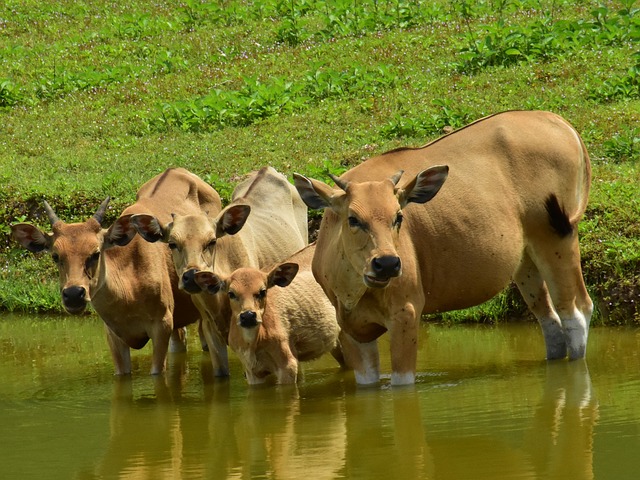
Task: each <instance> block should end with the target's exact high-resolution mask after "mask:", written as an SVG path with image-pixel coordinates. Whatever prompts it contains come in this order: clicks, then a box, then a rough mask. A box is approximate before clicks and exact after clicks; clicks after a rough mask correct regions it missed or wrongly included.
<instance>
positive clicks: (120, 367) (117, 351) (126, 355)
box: [104, 324, 131, 375]
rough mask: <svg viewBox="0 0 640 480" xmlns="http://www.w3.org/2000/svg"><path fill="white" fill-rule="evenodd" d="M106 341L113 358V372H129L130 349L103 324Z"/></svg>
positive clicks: (121, 373)
mask: <svg viewBox="0 0 640 480" xmlns="http://www.w3.org/2000/svg"><path fill="white" fill-rule="evenodd" d="M104 329H105V332H106V334H107V343H108V344H109V350H110V351H111V358H112V359H113V366H114V373H115V374H116V375H129V374H131V349H130V348H129V345H127V344H126V343H124V342H123V341H122V339H120V337H118V336H117V335H116V334H115V333H113V331H112V330H111V329H110V328H109V327H108V326H107V325H106V324H105V326H104Z"/></svg>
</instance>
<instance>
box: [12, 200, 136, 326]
mask: <svg viewBox="0 0 640 480" xmlns="http://www.w3.org/2000/svg"><path fill="white" fill-rule="evenodd" d="M108 202H109V198H107V199H106V200H105V201H104V202H103V203H102V205H100V207H99V209H98V211H97V212H96V214H95V215H94V216H93V217H92V218H90V219H89V220H87V221H85V222H83V223H69V224H67V223H64V222H63V221H61V220H60V219H59V218H58V217H57V215H56V214H55V213H54V212H53V210H52V209H51V207H50V206H49V204H48V203H46V202H45V209H46V211H47V215H48V216H49V220H50V222H51V228H52V232H51V233H45V232H43V231H41V230H40V229H38V228H37V227H35V226H33V225H31V224H27V223H19V224H16V225H12V227H11V231H12V234H13V237H14V238H15V239H16V240H17V241H18V243H20V244H21V245H22V246H23V247H24V248H26V249H27V250H29V251H31V252H42V251H46V252H49V254H50V255H51V258H52V259H53V261H54V263H55V264H56V265H57V267H58V272H59V280H60V294H61V296H62V305H63V306H64V308H65V310H66V311H67V312H69V313H72V314H79V313H82V312H83V311H84V309H85V307H86V306H87V303H89V302H91V292H92V290H95V288H96V287H97V285H98V284H99V283H100V282H101V281H103V280H104V277H103V276H104V275H105V273H104V270H103V269H102V268H101V258H102V255H103V253H104V252H105V251H106V250H108V249H109V248H111V247H114V246H125V245H127V244H128V243H129V242H130V241H131V240H132V239H133V237H134V236H135V234H136V231H135V230H134V229H133V227H132V226H131V223H130V216H123V217H120V218H119V219H118V220H116V222H114V224H113V225H112V226H111V228H109V229H108V230H106V229H103V228H102V226H101V222H102V218H103V216H104V213H105V210H106V207H107V204H108Z"/></svg>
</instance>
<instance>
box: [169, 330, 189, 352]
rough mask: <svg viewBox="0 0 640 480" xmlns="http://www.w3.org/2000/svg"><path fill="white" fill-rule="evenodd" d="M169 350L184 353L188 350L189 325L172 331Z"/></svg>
mask: <svg viewBox="0 0 640 480" xmlns="http://www.w3.org/2000/svg"><path fill="white" fill-rule="evenodd" d="M169 351H170V352H171V353H184V352H186V351H187V327H181V328H176V329H174V330H173V332H171V338H170V340H169Z"/></svg>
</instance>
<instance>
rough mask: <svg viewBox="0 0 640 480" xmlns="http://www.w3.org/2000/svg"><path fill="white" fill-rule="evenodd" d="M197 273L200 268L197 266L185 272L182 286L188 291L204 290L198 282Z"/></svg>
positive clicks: (198, 291)
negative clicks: (197, 268)
mask: <svg viewBox="0 0 640 480" xmlns="http://www.w3.org/2000/svg"><path fill="white" fill-rule="evenodd" d="M196 273H198V270H196V269H195V268H192V269H190V270H187V271H186V272H184V273H183V274H182V288H183V289H184V290H185V291H186V292H187V293H201V292H202V289H201V288H200V286H199V285H198V284H197V283H196Z"/></svg>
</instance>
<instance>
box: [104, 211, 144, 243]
mask: <svg viewBox="0 0 640 480" xmlns="http://www.w3.org/2000/svg"><path fill="white" fill-rule="evenodd" d="M131 217H132V215H123V216H121V217H120V218H118V219H117V220H116V221H115V222H113V225H111V227H109V230H107V232H106V233H105V235H104V242H103V243H102V249H103V250H106V249H108V248H111V247H124V246H125V245H128V244H129V242H130V241H131V240H133V237H135V236H136V233H137V232H136V229H135V228H134V227H133V223H131Z"/></svg>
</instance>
